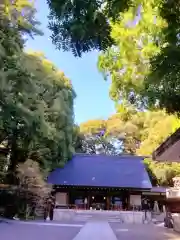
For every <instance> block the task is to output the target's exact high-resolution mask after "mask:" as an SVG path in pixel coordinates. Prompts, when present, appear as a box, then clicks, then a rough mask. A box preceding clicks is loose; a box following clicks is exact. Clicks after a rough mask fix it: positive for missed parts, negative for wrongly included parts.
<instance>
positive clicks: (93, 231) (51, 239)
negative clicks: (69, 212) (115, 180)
mask: <svg viewBox="0 0 180 240" xmlns="http://www.w3.org/2000/svg"><path fill="white" fill-rule="evenodd" d="M0 239H2V240H32V239H33V240H40V239H43V240H60V239H62V240H92V239H93V240H145V239H146V240H179V239H180V235H178V234H175V233H174V232H173V231H172V230H167V229H165V228H164V227H162V226H161V227H160V226H156V225H153V224H144V225H142V224H119V223H110V224H109V223H108V222H106V221H92V222H87V223H80V222H79V223H76V224H74V223H72V222H69V223H67V222H66V223H57V222H48V223H44V222H27V223H23V222H16V221H10V222H7V223H5V222H1V223H0Z"/></svg>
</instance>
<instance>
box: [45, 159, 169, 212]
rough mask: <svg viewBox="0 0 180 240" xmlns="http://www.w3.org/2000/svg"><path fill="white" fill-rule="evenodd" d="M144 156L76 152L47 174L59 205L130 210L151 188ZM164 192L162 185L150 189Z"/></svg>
mask: <svg viewBox="0 0 180 240" xmlns="http://www.w3.org/2000/svg"><path fill="white" fill-rule="evenodd" d="M143 160H144V157H140V156H131V155H122V156H107V155H86V154H76V155H74V157H73V158H72V160H70V161H69V162H67V163H66V164H65V166H64V167H63V168H57V169H55V170H54V171H53V172H51V173H50V174H49V176H48V183H49V184H52V185H53V186H54V189H55V191H56V202H57V204H58V205H59V208H63V207H64V208H67V207H68V208H71V209H73V208H76V209H77V208H78V209H103V210H132V208H137V210H138V208H140V207H141V201H142V198H143V197H144V196H146V195H147V196H150V195H153V188H152V185H151V181H150V179H149V176H148V173H147V171H146V168H145V165H144V163H143ZM154 191H155V192H156V194H155V195H157V194H158V195H159V196H161V195H163V196H164V195H165V193H164V191H165V190H164V189H163V190H161V191H159V190H158V188H156V190H154Z"/></svg>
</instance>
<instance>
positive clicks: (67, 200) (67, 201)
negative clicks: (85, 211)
mask: <svg viewBox="0 0 180 240" xmlns="http://www.w3.org/2000/svg"><path fill="white" fill-rule="evenodd" d="M66 204H67V206H68V208H69V193H68V192H67V193H66Z"/></svg>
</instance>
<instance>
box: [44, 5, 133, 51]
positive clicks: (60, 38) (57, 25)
mask: <svg viewBox="0 0 180 240" xmlns="http://www.w3.org/2000/svg"><path fill="white" fill-rule="evenodd" d="M130 2H131V1H130V0H123V1H117V0H103V1H99V0H87V1H84V0H74V1H71V0H66V1H64V0H61V1H58V0H47V3H48V5H49V8H50V15H49V28H50V30H51V31H52V36H51V37H52V41H53V43H54V44H55V46H56V47H57V48H58V49H63V50H64V51H69V50H70V51H72V52H73V54H74V55H75V56H81V55H82V53H84V52H89V51H91V50H95V49H96V50H99V51H101V50H105V49H107V47H109V46H112V45H113V43H114V41H113V39H112V37H111V35H110V32H111V26H110V24H109V18H113V19H116V18H117V17H119V12H121V11H123V10H124V9H126V8H127V7H128V5H129V3H130Z"/></svg>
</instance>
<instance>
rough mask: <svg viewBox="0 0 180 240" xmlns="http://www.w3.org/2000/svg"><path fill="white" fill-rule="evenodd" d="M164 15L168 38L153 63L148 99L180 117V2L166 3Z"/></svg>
mask: <svg viewBox="0 0 180 240" xmlns="http://www.w3.org/2000/svg"><path fill="white" fill-rule="evenodd" d="M162 2H163V4H162V7H161V15H162V16H163V18H164V19H165V20H166V21H167V23H168V25H167V27H165V28H164V29H163V34H164V36H165V38H164V42H163V44H162V45H161V50H160V52H159V54H158V55H157V56H154V57H153V58H152V59H151V69H150V70H151V71H150V74H149V75H148V76H147V80H146V83H145V90H144V95H146V96H148V101H149V104H150V106H152V105H154V104H157V106H159V107H160V108H166V110H167V111H168V112H169V113H174V112H175V113H178V114H179V113H180V106H179V101H180V97H179V96H180V80H179V73H180V65H179V60H180V59H179V56H180V46H179V24H180V5H179V1H178V2H175V1H170V0H169V1H162Z"/></svg>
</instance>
